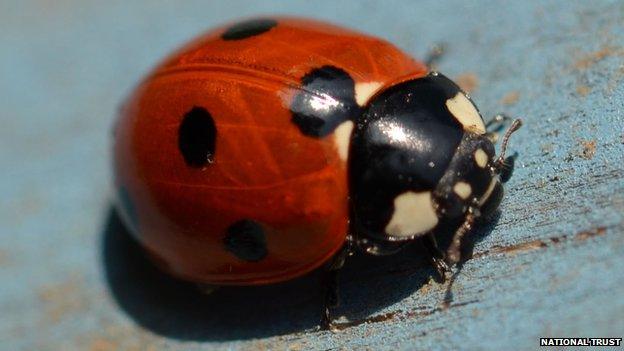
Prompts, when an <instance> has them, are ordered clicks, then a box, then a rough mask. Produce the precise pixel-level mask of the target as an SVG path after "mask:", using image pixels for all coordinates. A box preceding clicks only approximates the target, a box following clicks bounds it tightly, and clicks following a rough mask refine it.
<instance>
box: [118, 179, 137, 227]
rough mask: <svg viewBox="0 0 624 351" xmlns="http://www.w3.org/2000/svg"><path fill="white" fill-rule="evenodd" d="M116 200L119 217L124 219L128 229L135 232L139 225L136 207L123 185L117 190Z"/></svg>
mask: <svg viewBox="0 0 624 351" xmlns="http://www.w3.org/2000/svg"><path fill="white" fill-rule="evenodd" d="M117 201H118V206H119V207H118V209H119V211H120V214H121V217H122V218H123V219H124V220H125V222H126V225H127V226H128V229H130V231H132V232H136V231H137V229H138V225H139V220H138V216H137V212H136V207H135V206H134V202H133V201H132V198H131V197H130V193H129V192H128V189H126V187H125V186H123V185H122V186H120V187H119V188H118V190H117Z"/></svg>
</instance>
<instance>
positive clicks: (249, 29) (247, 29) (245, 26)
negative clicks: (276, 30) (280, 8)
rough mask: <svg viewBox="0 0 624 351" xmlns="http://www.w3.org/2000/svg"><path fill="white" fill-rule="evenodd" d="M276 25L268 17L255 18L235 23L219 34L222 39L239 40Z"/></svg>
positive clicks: (275, 22)
mask: <svg viewBox="0 0 624 351" xmlns="http://www.w3.org/2000/svg"><path fill="white" fill-rule="evenodd" d="M275 26H277V21H276V20H273V19H269V18H256V19H251V20H248V21H244V22H240V23H237V24H235V25H233V26H231V27H230V28H228V29H227V30H226V31H225V33H223V35H222V36H221V38H223V40H241V39H246V38H249V37H253V36H255V35H259V34H262V33H264V32H268V31H269V30H271V28H273V27H275Z"/></svg>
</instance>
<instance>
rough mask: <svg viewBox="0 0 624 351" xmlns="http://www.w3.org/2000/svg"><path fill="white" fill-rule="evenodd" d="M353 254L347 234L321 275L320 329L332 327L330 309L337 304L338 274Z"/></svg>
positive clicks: (351, 238) (351, 244)
mask: <svg viewBox="0 0 624 351" xmlns="http://www.w3.org/2000/svg"><path fill="white" fill-rule="evenodd" d="M352 254H353V237H352V236H347V240H346V241H345V244H344V246H343V247H342V249H341V250H340V251H339V252H338V253H337V254H336V256H334V258H333V259H332V261H331V263H330V264H329V265H328V266H327V267H326V269H325V272H324V275H323V288H324V296H323V299H324V300H323V311H322V315H321V322H320V328H321V330H331V329H332V316H331V309H332V308H334V307H336V306H338V302H339V297H338V274H339V272H340V270H341V269H342V267H343V266H344V263H345V261H346V259H347V257H349V256H351V255H352Z"/></svg>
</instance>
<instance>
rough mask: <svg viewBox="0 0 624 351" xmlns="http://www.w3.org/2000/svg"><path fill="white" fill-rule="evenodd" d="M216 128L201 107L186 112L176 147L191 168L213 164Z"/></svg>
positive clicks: (208, 114)
mask: <svg viewBox="0 0 624 351" xmlns="http://www.w3.org/2000/svg"><path fill="white" fill-rule="evenodd" d="M216 139H217V128H216V126H215V123H214V120H213V119H212V116H210V113H208V111H206V109H204V108H201V107H193V109H192V110H190V111H189V112H187V113H186V114H185V115H184V117H183V119H182V123H181V124H180V129H179V131H178V147H179V148H180V153H181V154H182V157H184V161H185V162H186V164H187V165H189V166H191V167H203V166H205V165H207V164H210V163H213V162H214V155H215V144H216Z"/></svg>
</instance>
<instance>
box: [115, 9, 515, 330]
mask: <svg viewBox="0 0 624 351" xmlns="http://www.w3.org/2000/svg"><path fill="white" fill-rule="evenodd" d="M506 120H507V118H504V117H500V116H499V117H498V118H497V119H494V120H493V122H492V123H488V124H487V125H486V123H484V120H483V119H482V117H481V115H480V113H479V110H478V109H477V108H476V106H475V105H474V104H473V102H472V100H471V99H470V97H469V96H468V95H467V94H466V93H465V92H463V91H462V90H461V89H460V88H459V87H458V86H457V84H455V83H453V81H451V80H450V79H448V78H447V77H445V76H444V75H442V74H440V73H437V72H435V71H430V70H429V69H428V65H427V64H425V63H423V62H421V61H418V60H415V59H413V58H411V57H410V56H408V55H407V54H405V53H404V52H402V51H401V50H399V49H398V48H396V47H395V46H393V45H392V44H390V43H388V42H386V41H384V40H381V39H379V38H375V37H372V36H368V35H365V34H362V33H358V32H355V31H352V30H348V29H344V28H341V27H338V26H335V25H331V24H327V23H323V22H319V21H314V20H308V19H301V18H281V17H280V18H258V19H249V20H245V21H243V22H239V23H235V24H230V25H227V26H224V27H221V28H217V29H214V30H212V31H209V32H208V33H206V34H204V35H202V36H200V37H198V38H196V39H195V40H193V41H191V42H190V43H188V44H187V45H185V46H184V47H182V48H181V49H179V50H178V51H177V52H175V53H174V54H172V55H171V56H170V57H169V58H167V59H166V60H164V61H163V62H162V63H161V64H160V65H158V66H157V67H156V68H155V69H154V70H153V71H152V72H151V73H150V74H149V75H148V76H147V77H146V78H145V79H144V80H143V81H142V82H141V83H140V84H139V85H138V87H136V89H135V90H134V92H133V93H132V94H131V96H130V97H129V98H128V99H127V100H126V101H125V103H124V104H123V107H122V108H121V111H120V114H119V117H118V119H117V121H116V125H115V131H114V147H113V149H114V150H113V158H114V175H115V186H116V189H117V204H118V206H117V207H118V211H119V213H120V215H121V217H122V219H123V220H124V222H125V223H126V225H127V227H128V228H129V230H130V232H131V233H132V235H133V236H134V237H135V238H136V239H137V240H138V241H139V242H140V243H141V245H142V247H143V248H144V249H145V251H146V252H147V253H148V255H149V256H150V257H151V258H153V261H154V262H155V263H156V264H157V265H158V266H159V267H160V268H161V269H162V270H164V271H166V272H168V273H169V274H171V275H173V276H175V277H178V278H181V279H184V280H187V281H192V282H196V283H198V284H204V285H209V286H222V285H260V284H270V283H277V282H281V281H285V280H289V279H292V278H296V277H299V276H302V275H304V274H306V273H308V272H310V271H312V270H314V269H316V268H319V267H322V266H323V267H324V269H325V271H326V272H327V276H328V277H329V279H327V280H326V281H327V282H328V283H327V284H326V285H327V287H326V293H325V300H326V303H325V306H324V309H323V314H322V320H321V324H322V326H323V327H325V328H327V327H329V326H330V322H331V318H330V307H331V306H333V305H334V304H335V300H336V298H337V297H336V292H335V290H336V274H337V272H338V270H339V268H340V267H342V265H343V263H344V261H345V259H346V258H347V257H348V256H349V255H350V254H351V253H353V252H354V251H361V252H364V253H367V254H371V255H386V254H392V253H395V252H397V251H398V250H400V249H402V248H403V247H405V246H406V245H408V244H410V243H420V244H423V245H424V246H425V247H426V248H427V249H428V251H427V252H428V253H429V254H430V255H431V257H430V258H431V261H432V263H433V264H434V266H435V267H436V269H438V271H439V272H440V273H441V274H445V272H448V271H449V267H452V265H453V264H455V263H457V262H458V261H459V260H460V257H459V256H460V248H461V240H462V237H463V236H464V235H465V234H466V233H467V232H469V231H470V229H471V228H472V227H473V225H474V223H475V221H476V220H477V219H479V218H487V217H488V215H490V214H491V213H493V212H494V211H495V210H496V208H497V207H498V205H499V203H500V201H501V198H502V196H503V187H502V183H503V182H504V181H506V180H507V179H508V178H509V175H510V173H511V168H512V166H513V162H512V161H513V159H512V158H509V157H508V158H507V159H505V157H504V153H505V152H504V149H505V148H506V145H507V141H508V138H509V135H510V134H511V132H513V131H514V130H515V129H517V127H519V126H520V120H515V121H514V122H513V124H512V126H511V127H510V128H509V130H508V132H507V133H506V135H505V137H504V139H503V144H502V149H503V150H501V154H500V155H499V156H496V155H495V150H494V144H493V139H494V138H495V137H496V135H497V134H496V132H497V131H500V129H501V126H502V125H503V124H504V122H506Z"/></svg>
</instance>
